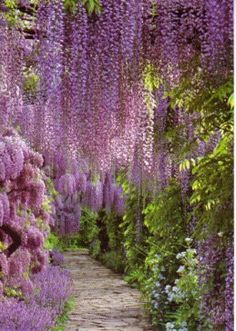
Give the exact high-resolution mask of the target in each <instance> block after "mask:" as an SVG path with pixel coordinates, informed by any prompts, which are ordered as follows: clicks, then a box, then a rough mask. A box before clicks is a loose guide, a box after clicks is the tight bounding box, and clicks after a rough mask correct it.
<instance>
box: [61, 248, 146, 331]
mask: <svg viewBox="0 0 236 331" xmlns="http://www.w3.org/2000/svg"><path fill="white" fill-rule="evenodd" d="M64 256H65V266H66V268H67V269H69V270H70V272H71V274H72V278H73V281H74V296H75V300H76V305H75V308H74V309H73V311H72V312H71V313H70V316H69V321H68V322H67V325H66V327H65V331H96V330H97V331H99V330H109V331H144V330H145V331H151V330H152V328H151V326H150V324H149V322H148V319H147V317H146V316H145V313H144V309H143V304H142V303H141V300H140V293H139V292H138V291H137V290H136V289H133V288H131V287H130V286H128V284H127V283H126V282H125V281H124V280H122V278H121V276H119V275H118V274H116V273H114V272H113V271H111V270H110V269H108V268H106V267H104V266H103V265H102V264H101V263H99V262H98V261H96V260H94V259H93V258H92V257H90V256H89V254H88V251H87V250H82V251H78V252H65V253H64Z"/></svg>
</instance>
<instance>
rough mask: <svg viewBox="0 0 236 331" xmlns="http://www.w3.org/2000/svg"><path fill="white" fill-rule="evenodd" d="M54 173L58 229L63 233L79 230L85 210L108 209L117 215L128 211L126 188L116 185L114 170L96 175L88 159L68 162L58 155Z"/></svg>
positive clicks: (55, 217)
mask: <svg viewBox="0 0 236 331" xmlns="http://www.w3.org/2000/svg"><path fill="white" fill-rule="evenodd" d="M58 158H60V160H61V162H60V163H56V162H55V161H54V166H53V176H54V184H55V189H56V190H57V195H56V197H55V201H54V207H55V208H54V210H55V215H54V219H55V228H56V229H57V231H58V232H59V233H60V234H70V233H75V232H77V231H78V230H79V224H80V217H81V209H82V208H83V207H86V208H89V209H90V210H92V211H93V212H99V211H100V210H102V209H105V210H106V212H108V213H109V212H114V213H116V214H117V215H122V214H123V213H124V195H123V192H122V188H121V187H120V186H118V185H117V184H115V181H114V178H113V176H112V175H111V174H110V173H106V174H105V175H103V174H102V173H101V175H99V174H97V175H96V177H95V176H92V173H91V171H89V170H88V167H87V166H86V163H85V161H82V160H79V159H78V160H75V159H74V160H73V162H70V164H68V163H67V162H66V159H65V157H62V156H61V155H60V156H59V155H56V156H55V160H57V159H58Z"/></svg>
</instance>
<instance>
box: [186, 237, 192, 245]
mask: <svg viewBox="0 0 236 331" xmlns="http://www.w3.org/2000/svg"><path fill="white" fill-rule="evenodd" d="M185 241H186V243H188V244H189V243H191V242H192V241H193V239H192V238H185Z"/></svg>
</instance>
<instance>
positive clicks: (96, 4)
mask: <svg viewBox="0 0 236 331" xmlns="http://www.w3.org/2000/svg"><path fill="white" fill-rule="evenodd" d="M80 1H81V3H82V4H83V5H84V6H85V8H86V10H87V12H88V14H89V15H92V14H93V13H94V14H96V15H98V14H100V13H101V10H102V7H101V4H100V1H99V0H80ZM77 2H78V0H64V6H65V9H66V10H67V11H69V12H74V11H75V10H76V6H77Z"/></svg>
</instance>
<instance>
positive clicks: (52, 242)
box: [43, 232, 59, 250]
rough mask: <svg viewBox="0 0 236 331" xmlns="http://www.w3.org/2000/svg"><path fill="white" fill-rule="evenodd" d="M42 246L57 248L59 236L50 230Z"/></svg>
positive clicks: (48, 248) (49, 248) (50, 248)
mask: <svg viewBox="0 0 236 331" xmlns="http://www.w3.org/2000/svg"><path fill="white" fill-rule="evenodd" d="M43 246H44V248H45V249H47V250H52V249H57V248H58V247H59V238H58V237H57V236H56V235H55V234H53V233H52V232H50V233H49V235H48V236H47V238H46V239H45V241H44V244H43Z"/></svg>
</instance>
